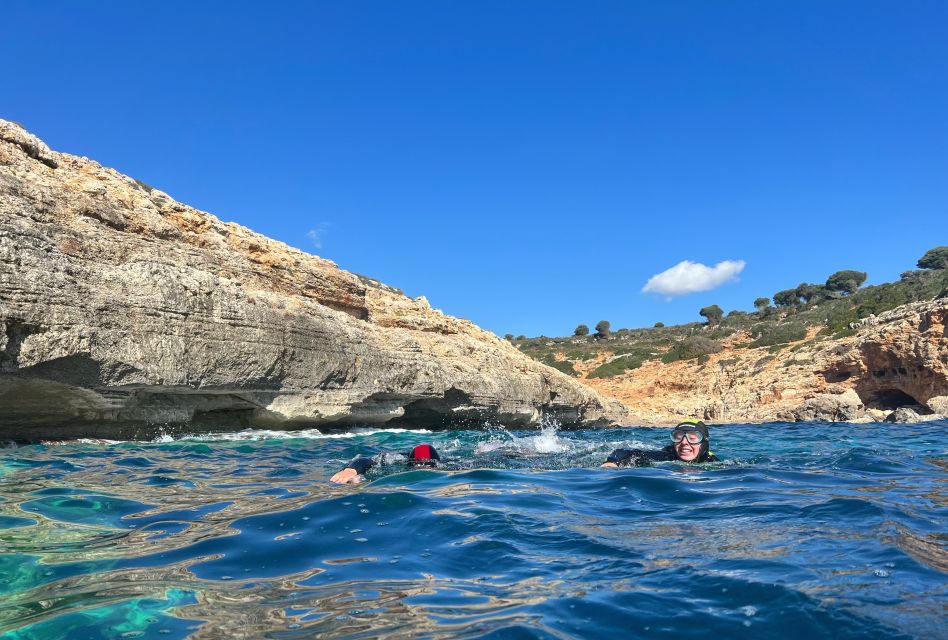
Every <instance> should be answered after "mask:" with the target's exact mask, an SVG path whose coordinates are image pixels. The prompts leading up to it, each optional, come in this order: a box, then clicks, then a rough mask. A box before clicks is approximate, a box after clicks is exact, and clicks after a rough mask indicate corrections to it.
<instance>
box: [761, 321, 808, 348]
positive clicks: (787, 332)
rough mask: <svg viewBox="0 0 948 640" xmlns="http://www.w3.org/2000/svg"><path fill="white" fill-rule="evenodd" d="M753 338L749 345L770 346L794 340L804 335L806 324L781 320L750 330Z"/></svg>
mask: <svg viewBox="0 0 948 640" xmlns="http://www.w3.org/2000/svg"><path fill="white" fill-rule="evenodd" d="M751 337H753V338H755V340H754V341H753V342H752V343H751V344H750V345H749V346H750V347H752V348H756V347H772V346H773V345H775V344H786V343H788V342H796V341H797V340H803V339H804V338H805V337H806V326H805V325H803V324H802V323H800V322H783V323H780V324H777V325H764V326H758V327H755V328H754V329H753V330H752V331H751Z"/></svg>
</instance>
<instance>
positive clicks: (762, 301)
mask: <svg viewBox="0 0 948 640" xmlns="http://www.w3.org/2000/svg"><path fill="white" fill-rule="evenodd" d="M769 306H770V298H757V299H756V300H754V307H756V308H757V310H758V311H763V310H764V309H766V308H767V307H769Z"/></svg>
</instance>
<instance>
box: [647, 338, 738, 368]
mask: <svg viewBox="0 0 948 640" xmlns="http://www.w3.org/2000/svg"><path fill="white" fill-rule="evenodd" d="M722 348H723V347H721V344H720V343H719V342H716V341H714V340H712V339H711V338H705V337H704V336H691V337H690V338H685V339H684V340H681V341H680V342H678V343H676V344H675V345H673V346H672V348H671V349H669V350H668V352H667V353H665V355H663V356H662V362H664V363H665V364H669V363H671V362H677V361H679V360H691V359H693V358H697V357H699V356H702V355H705V354H708V353H718V352H719V351H721V349H722Z"/></svg>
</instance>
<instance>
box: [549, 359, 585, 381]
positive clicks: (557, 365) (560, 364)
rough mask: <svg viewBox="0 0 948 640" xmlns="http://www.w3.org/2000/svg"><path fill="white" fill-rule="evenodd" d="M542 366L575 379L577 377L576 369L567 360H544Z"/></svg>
mask: <svg viewBox="0 0 948 640" xmlns="http://www.w3.org/2000/svg"><path fill="white" fill-rule="evenodd" d="M543 364H546V365H549V366H551V367H553V368H554V369H556V370H557V371H562V372H563V373H565V374H566V375H568V376H573V377H575V376H576V375H577V371H576V368H575V367H574V366H573V363H572V362H570V361H569V360H559V361H557V360H549V361H546V360H544V362H543Z"/></svg>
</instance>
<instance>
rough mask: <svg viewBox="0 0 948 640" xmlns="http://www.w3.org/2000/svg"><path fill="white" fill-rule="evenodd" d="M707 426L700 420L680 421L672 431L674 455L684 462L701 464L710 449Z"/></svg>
mask: <svg viewBox="0 0 948 640" xmlns="http://www.w3.org/2000/svg"><path fill="white" fill-rule="evenodd" d="M710 440H711V434H710V432H709V431H708V425H706V424H705V423H703V422H701V421H700V420H682V421H681V422H679V423H678V424H677V425H676V426H675V428H674V430H672V442H673V443H674V444H673V446H674V447H675V455H676V456H678V459H679V460H683V461H684V462H703V461H704V460H705V458H707V457H708V453H709V449H710V448H711V443H710Z"/></svg>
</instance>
